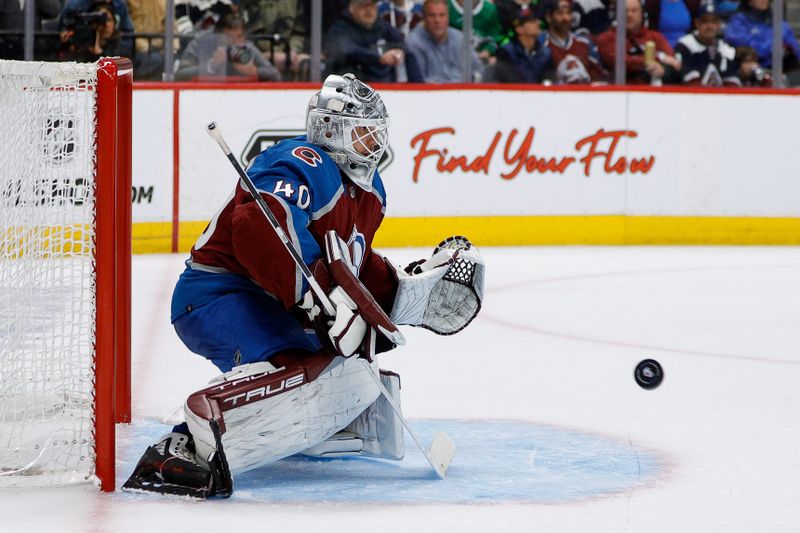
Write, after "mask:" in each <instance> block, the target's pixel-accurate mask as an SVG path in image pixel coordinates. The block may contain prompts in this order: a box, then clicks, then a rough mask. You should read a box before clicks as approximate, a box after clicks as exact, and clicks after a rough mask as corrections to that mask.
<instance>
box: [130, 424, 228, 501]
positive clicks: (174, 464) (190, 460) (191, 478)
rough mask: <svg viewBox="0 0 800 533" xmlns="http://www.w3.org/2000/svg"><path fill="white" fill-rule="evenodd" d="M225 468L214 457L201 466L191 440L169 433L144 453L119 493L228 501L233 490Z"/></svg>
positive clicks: (185, 436) (179, 434)
mask: <svg viewBox="0 0 800 533" xmlns="http://www.w3.org/2000/svg"><path fill="white" fill-rule="evenodd" d="M224 466H225V465H224V458H223V459H222V462H221V461H220V460H219V459H217V457H216V456H215V457H214V458H213V459H212V460H211V461H210V462H209V463H207V464H201V462H200V461H198V459H197V456H196V454H195V450H194V442H193V440H192V438H191V437H190V436H188V435H184V434H183V433H168V434H166V435H164V436H163V437H161V439H160V440H159V441H158V442H157V443H156V444H154V445H152V446H150V447H148V448H147V450H145V452H144V455H142V458H141V459H140V460H139V463H138V464H137V465H136V468H135V469H134V471H133V473H132V474H131V477H130V478H128V481H126V482H125V484H124V485H123V486H122V490H123V491H126V492H155V493H157V494H171V495H174V496H189V497H192V498H198V499H205V498H208V497H210V496H221V497H228V496H230V494H231V492H232V486H231V484H230V474H226V473H225V470H226V469H225V468H224Z"/></svg>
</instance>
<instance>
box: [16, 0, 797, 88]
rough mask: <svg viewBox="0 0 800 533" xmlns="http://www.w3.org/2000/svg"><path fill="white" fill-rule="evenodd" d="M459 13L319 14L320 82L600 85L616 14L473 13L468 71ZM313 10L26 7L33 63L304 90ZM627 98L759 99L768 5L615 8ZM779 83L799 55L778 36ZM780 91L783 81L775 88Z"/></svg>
mask: <svg viewBox="0 0 800 533" xmlns="http://www.w3.org/2000/svg"><path fill="white" fill-rule="evenodd" d="M25 1H26V0H0V57H2V58H10V59H21V57H22V42H23V41H22V29H23V27H24V24H23V21H24V4H25ZM463 3H464V2H463V0H416V1H415V0H325V1H323V2H322V7H323V20H322V29H323V46H322V56H323V57H322V61H323V69H324V71H325V72H324V73H323V74H325V73H328V72H337V73H341V72H353V73H354V74H356V75H357V76H358V77H360V78H361V79H363V80H365V81H368V82H384V83H385V82H389V83H392V82H414V83H421V82H425V83H456V82H463V81H464V80H465V72H464V69H465V65H466V64H467V63H468V64H469V65H470V67H469V71H470V72H471V77H472V80H473V81H484V82H498V83H506V82H508V83H545V84H604V83H609V82H612V81H613V73H614V69H615V63H616V61H617V57H616V31H617V30H616V25H615V20H616V14H615V12H614V10H615V8H616V2H615V1H614V0H534V1H530V0H494V1H491V0H473V2H472V4H473V13H472V28H473V31H472V32H471V35H472V42H471V43H470V44H471V46H470V47H469V49H470V52H469V54H470V57H469V60H468V62H467V61H465V58H464V54H465V50H466V47H465V46H464V38H465V37H464V34H463V33H462V31H461V29H462V23H463V19H464V8H463ZM310 11H311V1H310V0H176V1H175V16H174V21H175V25H174V28H173V34H174V36H175V39H174V40H173V42H171V43H166V42H165V39H164V31H165V21H166V20H167V17H166V0H36V5H35V21H34V28H35V30H36V32H37V34H36V40H35V50H36V59H46V60H74V61H93V60H95V59H97V58H98V57H100V56H110V55H121V56H128V57H132V58H133V61H134V72H135V73H136V74H135V75H136V77H137V78H138V79H161V77H162V72H163V65H164V50H165V47H166V46H171V47H172V52H173V56H174V58H175V66H174V73H175V79H177V80H221V79H225V80H231V79H233V80H237V81H242V80H259V81H276V80H305V79H308V78H309V75H310V71H309V64H310V62H309V58H310V55H309V53H310V26H311V21H310ZM625 25H626V28H625V29H626V34H627V39H626V43H625V47H626V49H625V57H624V64H625V73H626V83H628V84H651V85H661V84H683V85H705V86H716V87H719V86H732V87H733V86H769V85H771V84H772V79H771V77H770V70H771V67H772V40H773V39H772V31H773V29H772V28H773V24H772V13H771V6H770V0H626V13H625ZM781 37H782V42H783V48H784V50H783V57H784V61H783V65H782V66H783V72H784V73H785V74H784V75H786V74H789V75H790V76H791V74H792V73H793V72H795V71H797V70H798V66H800V61H798V59H799V58H800V45H799V44H798V42H797V39H796V37H795V35H794V34H793V32H792V30H791V28H790V26H789V25H788V24H787V23H786V22H784V23H783V31H782V36H781ZM784 81H785V80H784Z"/></svg>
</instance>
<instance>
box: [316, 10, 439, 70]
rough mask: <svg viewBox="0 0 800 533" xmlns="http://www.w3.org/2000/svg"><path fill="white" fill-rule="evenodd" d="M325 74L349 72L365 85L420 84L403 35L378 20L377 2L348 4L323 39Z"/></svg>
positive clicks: (414, 62) (415, 66) (413, 58)
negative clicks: (326, 71)
mask: <svg viewBox="0 0 800 533" xmlns="http://www.w3.org/2000/svg"><path fill="white" fill-rule="evenodd" d="M326 44H327V46H326V51H327V53H328V58H327V65H326V68H327V70H328V71H329V72H330V73H332V74H344V73H346V72H351V73H353V74H355V76H356V77H357V78H358V79H360V80H363V81H366V82H405V81H410V82H422V81H424V79H423V77H422V72H421V71H420V68H419V64H418V63H417V60H416V58H415V57H414V54H411V53H409V52H408V50H406V46H405V44H404V42H403V34H402V33H400V31H399V30H397V29H396V28H393V27H392V26H390V25H388V24H387V23H386V22H384V21H383V19H380V18H378V0H350V4H349V6H348V8H347V10H346V11H345V12H344V13H343V14H342V18H340V19H339V20H337V21H336V22H334V24H333V26H331V28H330V30H328V36H327V39H326Z"/></svg>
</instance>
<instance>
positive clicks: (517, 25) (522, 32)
mask: <svg viewBox="0 0 800 533" xmlns="http://www.w3.org/2000/svg"><path fill="white" fill-rule="evenodd" d="M540 18H541V16H540V15H539V13H538V11H537V9H531V8H530V7H529V6H525V7H523V8H522V9H520V11H519V13H517V16H516V17H515V18H514V21H513V23H512V25H513V27H514V37H513V38H512V39H511V41H509V42H508V43H506V44H505V45H504V46H503V47H502V48H500V50H498V51H497V63H496V65H495V72H494V75H495V79H496V80H497V81H499V82H501V83H542V82H543V81H544V80H545V78H546V77H547V78H548V79H549V78H550V77H551V76H552V70H553V65H552V62H551V56H552V54H551V52H550V48H548V47H547V46H546V45H545V44H544V43H543V42H542V40H541V39H540V37H541V33H542V27H541V21H540Z"/></svg>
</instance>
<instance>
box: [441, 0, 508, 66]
mask: <svg viewBox="0 0 800 533" xmlns="http://www.w3.org/2000/svg"><path fill="white" fill-rule="evenodd" d="M447 3H448V8H449V16H450V26H452V27H453V28H455V29H457V30H461V29H462V26H463V25H464V0H448V2H447ZM506 41H507V39H505V35H504V34H503V27H502V26H501V25H500V19H499V18H498V16H497V7H496V6H495V5H494V4H493V3H492V2H490V1H489V0H472V44H473V48H474V49H475V50H476V51H477V52H478V56H479V57H480V58H481V59H482V60H483V61H488V60H489V58H490V57H492V56H494V55H495V54H496V53H497V50H498V48H500V46H501V44H502V43H504V42H506Z"/></svg>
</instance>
